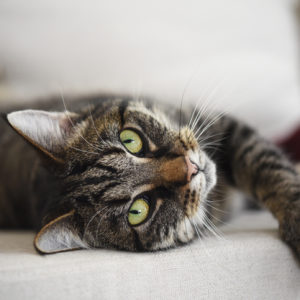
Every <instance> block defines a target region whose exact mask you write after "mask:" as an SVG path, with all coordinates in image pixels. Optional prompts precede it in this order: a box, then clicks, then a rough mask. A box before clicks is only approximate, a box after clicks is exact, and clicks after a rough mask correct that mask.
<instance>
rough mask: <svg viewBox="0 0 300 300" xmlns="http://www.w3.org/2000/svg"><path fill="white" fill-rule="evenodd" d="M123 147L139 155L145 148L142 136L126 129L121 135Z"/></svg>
mask: <svg viewBox="0 0 300 300" xmlns="http://www.w3.org/2000/svg"><path fill="white" fill-rule="evenodd" d="M120 139H121V141H122V143H123V145H124V146H125V147H126V148H127V150H128V151H129V152H131V153H139V152H140V151H141V150H142V148H143V142H142V139H141V138H140V136H139V135H138V134H137V133H136V132H134V131H133V130H129V129H125V130H123V131H122V132H121V134H120Z"/></svg>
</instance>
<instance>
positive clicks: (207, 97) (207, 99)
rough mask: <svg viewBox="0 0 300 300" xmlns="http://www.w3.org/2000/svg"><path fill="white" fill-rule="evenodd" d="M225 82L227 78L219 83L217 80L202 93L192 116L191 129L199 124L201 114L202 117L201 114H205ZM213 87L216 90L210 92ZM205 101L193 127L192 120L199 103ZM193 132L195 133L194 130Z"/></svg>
mask: <svg viewBox="0 0 300 300" xmlns="http://www.w3.org/2000/svg"><path fill="white" fill-rule="evenodd" d="M224 80H225V76H224V77H223V79H221V80H218V81H217V80H214V82H213V84H209V85H208V87H207V88H206V90H205V91H204V92H203V93H202V95H201V96H200V97H199V98H198V100H197V102H196V105H195V107H194V110H193V114H192V116H191V118H190V122H189V125H188V126H189V127H190V128H194V126H195V124H196V123H197V122H198V120H197V118H198V116H199V114H201V115H202V113H201V112H204V111H205V110H206V107H208V106H209V104H210V103H209V102H211V101H210V100H211V98H212V96H213V95H214V94H215V93H216V92H217V91H218V90H219V89H220V87H221V85H222V84H223V82H224ZM211 86H215V88H213V89H212V91H210V89H211V88H210V87H211ZM206 94H207V95H206ZM203 99H206V100H205V101H204V102H203V103H202V105H201V107H200V109H199V111H198V113H197V116H196V117H195V119H194V121H193V123H192V125H191V121H192V119H193V116H194V113H195V111H196V110H197V108H198V105H199V103H200V102H201V101H202V100H203ZM199 119H200V118H199ZM196 120H197V121H196ZM192 131H193V129H192Z"/></svg>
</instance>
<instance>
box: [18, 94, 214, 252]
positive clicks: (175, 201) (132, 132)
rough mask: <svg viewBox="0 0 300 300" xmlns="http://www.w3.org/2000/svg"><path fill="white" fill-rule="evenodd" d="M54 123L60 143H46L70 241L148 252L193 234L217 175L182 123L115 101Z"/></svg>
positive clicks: (127, 103)
mask: <svg viewBox="0 0 300 300" xmlns="http://www.w3.org/2000/svg"><path fill="white" fill-rule="evenodd" d="M56 118H58V117H57V116H56ZM44 122H45V121H44ZM59 123H60V124H63V125H60V126H62V127H63V128H64V130H63V131H62V134H65V136H62V140H64V145H63V147H62V146H60V145H58V146H56V148H55V147H53V145H51V146H49V143H50V142H49V141H50V140H51V138H47V142H46V144H47V145H48V148H51V147H52V148H53V149H55V151H56V152H55V151H54V152H53V151H52V154H53V153H54V156H56V157H57V156H59V159H60V160H62V161H63V166H64V167H63V169H64V175H63V176H62V177H61V180H62V187H63V190H62V194H63V200H62V201H63V203H64V204H65V203H68V204H69V205H70V208H72V209H73V210H72V214H71V218H69V215H68V218H66V220H65V222H64V223H63V226H64V227H65V228H71V230H70V231H71V235H73V236H76V237H75V238H74V237H73V239H74V240H78V239H79V240H80V242H78V241H77V242H75V244H76V243H77V244H76V245H79V246H80V245H81V246H80V247H83V246H84V245H87V246H89V247H100V248H101V247H108V248H117V249H125V250H132V251H139V250H142V251H143V250H145V251H152V250H158V249H165V248H169V247H173V246H176V245H179V244H182V243H186V242H189V241H190V240H192V239H193V238H194V237H195V235H196V231H195V230H196V229H195V228H194V227H193V223H195V222H196V223H197V224H199V225H202V222H203V218H204V214H205V212H204V203H205V201H206V197H207V195H208V193H209V192H210V190H211V189H212V187H213V186H214V185H215V183H216V174H215V173H216V172H215V165H214V164H213V163H212V162H211V160H210V159H209V158H208V156H207V155H206V154H205V152H204V151H202V149H201V146H200V145H199V144H198V142H197V140H196V139H195V136H194V134H193V132H192V131H191V130H190V129H189V128H188V127H183V128H181V129H180V130H179V129H178V123H175V124H173V123H172V122H171V121H170V120H168V119H167V117H166V116H165V115H164V114H163V113H162V112H161V111H159V110H156V109H155V108H146V107H145V106H144V105H143V104H141V103H139V102H122V101H118V100H117V101H114V102H110V103H106V104H105V105H102V106H99V107H95V108H93V109H92V110H90V111H89V112H88V113H87V112H86V113H82V114H81V115H72V114H70V115H69V117H68V118H66V115H65V114H64V117H63V118H62V119H60V121H59ZM15 127H16V126H15ZM31 139H33V140H36V139H37V138H36V137H31ZM60 143H62V142H60ZM43 147H45V146H44V145H43ZM45 148H46V149H47V147H45ZM47 151H49V152H51V151H50V150H49V149H48V150H47ZM55 153H56V154H55ZM58 219H59V218H58ZM59 222H60V219H59ZM66 222H71V225H70V224H67V225H66ZM57 224H58V222H57ZM59 230H60V227H59V226H57V227H56V228H55V232H56V234H59ZM45 232H46V231H45ZM41 236H42V237H43V238H40V240H41V241H43V239H44V240H45V239H49V238H50V234H49V233H48V236H47V234H41ZM38 248H39V249H40V248H42V246H41V245H40V246H38ZM70 248H71V247H70ZM73 248H74V247H73ZM75 248H76V247H75ZM40 250H41V249H40ZM42 250H43V249H42Z"/></svg>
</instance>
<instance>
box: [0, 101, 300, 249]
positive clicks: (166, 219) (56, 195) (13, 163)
mask: <svg viewBox="0 0 300 300" xmlns="http://www.w3.org/2000/svg"><path fill="white" fill-rule="evenodd" d="M70 103H71V104H70V106H69V105H68V106H69V107H68V108H72V111H71V112H65V111H64V107H63V106H62V103H61V101H55V100H51V101H48V102H47V103H46V104H37V105H33V104H32V105H31V109H33V108H35V109H39V110H25V111H19V112H15V111H16V110H18V109H16V108H15V109H11V110H10V111H14V112H12V113H8V114H7V115H6V120H3V121H1V123H0V159H1V168H0V180H1V185H0V227H2V228H4V227H6V228H7V227H10V228H36V229H37V230H39V233H38V234H37V236H36V239H35V246H36V248H37V249H38V250H39V251H41V252H43V253H54V252H59V251H66V250H70V249H79V248H89V247H106V248H117V249H125V250H132V251H152V250H158V249H165V248H169V247H174V246H177V245H181V244H184V243H187V242H189V241H191V240H193V239H194V238H195V237H197V236H198V235H201V233H202V232H203V230H205V229H206V228H207V227H211V226H214V223H216V220H217V219H221V218H222V216H221V215H220V214H221V211H222V210H223V209H224V206H226V193H227V191H228V190H229V189H230V188H232V187H234V188H238V189H240V190H242V191H243V192H245V193H246V194H248V195H250V196H251V197H252V198H253V199H254V200H255V201H257V203H259V204H262V205H263V206H265V207H267V208H268V209H269V210H270V211H271V212H272V213H273V215H274V216H275V217H276V218H277V219H278V221H279V229H280V234H281V236H282V238H283V239H284V240H285V241H287V242H288V243H289V244H290V245H291V246H292V247H293V248H294V250H295V251H296V252H297V253H298V254H299V253H300V181H299V175H298V173H297V172H296V170H295V168H294V166H293V164H292V163H291V162H290V161H289V160H288V159H287V158H286V157H285V155H284V154H283V153H282V152H281V151H280V150H279V149H278V148H277V147H276V146H274V145H273V144H271V143H270V142H268V141H266V140H265V139H263V138H262V137H260V136H259V135H258V134H257V133H256V132H255V131H254V130H253V129H251V128H249V127H248V126H247V125H245V124H243V123H241V122H239V121H237V120H235V119H233V118H231V117H229V116H224V115H219V117H217V116H213V115H212V114H198V112H197V111H194V113H193V110H189V109H185V110H183V111H179V110H178V109H176V108H174V107H171V106H166V105H160V106H157V107H156V105H153V103H152V102H151V101H144V103H142V102H139V101H134V100H132V99H131V98H130V97H113V96H100V97H93V98H88V99H82V100H77V101H73V102H70ZM46 111H52V112H51V113H48V112H46ZM191 118H192V120H191V122H189V121H190V119H191ZM9 125H10V126H11V127H12V128H11V127H10V126H9ZM188 125H190V126H188ZM179 126H180V128H179ZM124 128H134V129H135V130H136V131H137V132H139V134H140V135H141V138H142V140H143V142H144V146H145V148H144V149H143V152H142V153H141V154H139V155H134V154H131V153H129V152H128V151H127V150H126V148H125V147H124V145H122V143H121V141H120V132H121V131H122V129H124ZM195 166H197V167H195ZM193 168H197V172H196V171H195V170H194V169H193ZM191 170H192V171H191ZM196 173H197V174H196ZM216 183H217V184H216ZM141 196H143V197H147V199H148V202H149V206H150V213H149V216H148V218H147V219H146V221H145V222H143V223H142V224H141V225H139V226H131V225H130V224H129V222H128V210H129V208H130V206H131V204H132V202H133V201H134V199H136V198H137V197H141Z"/></svg>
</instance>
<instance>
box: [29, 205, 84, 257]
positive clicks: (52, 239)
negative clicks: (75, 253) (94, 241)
mask: <svg viewBox="0 0 300 300" xmlns="http://www.w3.org/2000/svg"><path fill="white" fill-rule="evenodd" d="M73 217H74V211H71V212H69V213H67V214H65V215H62V216H60V217H58V218H56V219H55V220H53V221H52V222H50V223H48V224H47V225H45V226H44V227H43V228H42V229H41V230H40V232H39V233H38V234H37V235H36V237H35V240H34V245H35V247H36V249H37V250H38V251H39V252H41V253H44V254H50V253H58V252H64V251H70V250H78V249H82V248H86V245H85V244H84V243H83V242H82V240H81V239H80V237H79V236H78V234H77V232H76V230H75V228H74V225H73V224H74V223H73V222H74V221H73Z"/></svg>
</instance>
